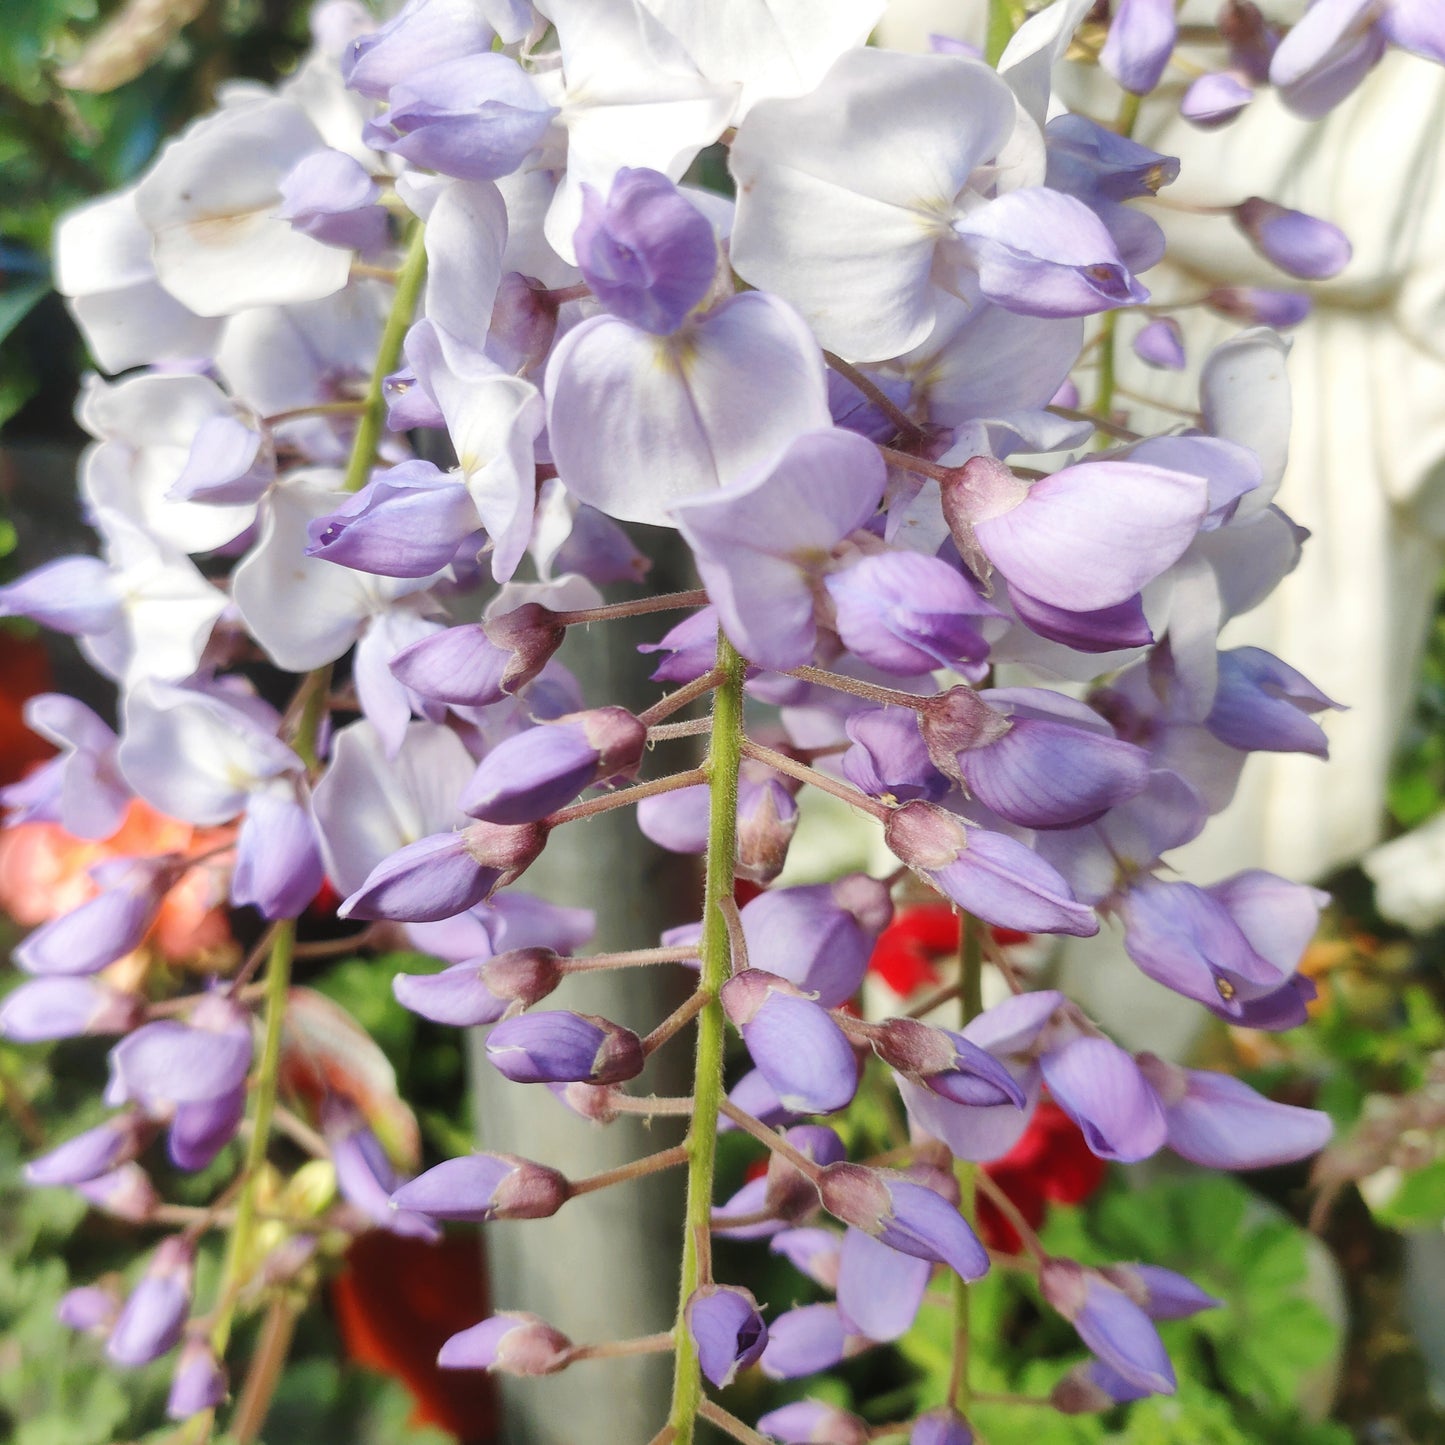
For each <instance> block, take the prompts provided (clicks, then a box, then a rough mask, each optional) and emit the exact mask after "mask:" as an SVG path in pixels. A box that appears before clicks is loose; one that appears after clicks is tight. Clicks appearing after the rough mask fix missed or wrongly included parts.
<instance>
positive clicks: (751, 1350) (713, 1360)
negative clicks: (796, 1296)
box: [684, 1284, 768, 1390]
mask: <svg viewBox="0 0 1445 1445" xmlns="http://www.w3.org/2000/svg"><path fill="white" fill-rule="evenodd" d="M684 1318H685V1319H686V1321H687V1328H688V1332H689V1333H690V1334H691V1335H692V1338H693V1343H694V1344H695V1345H696V1346H697V1359H698V1365H699V1367H700V1368H701V1370H702V1372H703V1375H704V1376H706V1378H707V1379H708V1380H710V1381H711V1382H712V1383H713V1384H714V1385H716V1386H717V1388H718V1389H719V1390H725V1389H726V1388H727V1387H728V1386H729V1385H731V1384H732V1382H733V1380H734V1378H735V1377H736V1376H737V1372H738V1371H739V1370H744V1369H746V1368H747V1367H748V1366H749V1365H752V1364H756V1363H757V1361H758V1359H759V1358H760V1357H761V1355H762V1353H763V1350H764V1349H765V1348H766V1347H767V1343H768V1327H767V1325H765V1324H764V1323H763V1317H762V1315H761V1314H759V1313H758V1302H757V1301H756V1300H755V1299H754V1298H753V1297H752V1295H751V1294H750V1293H749V1292H748V1291H747V1290H745V1289H738V1288H736V1287H734V1286H730V1285H715V1284H714V1285H704V1286H702V1287H701V1288H700V1289H698V1290H695V1291H694V1292H693V1294H692V1296H691V1298H690V1299H689V1300H688V1302H687V1306H686V1309H685V1311H684Z"/></svg>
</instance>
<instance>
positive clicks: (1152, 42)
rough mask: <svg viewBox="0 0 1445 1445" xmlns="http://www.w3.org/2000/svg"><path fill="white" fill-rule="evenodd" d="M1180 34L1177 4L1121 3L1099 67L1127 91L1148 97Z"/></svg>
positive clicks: (1169, 0) (1159, 0)
mask: <svg viewBox="0 0 1445 1445" xmlns="http://www.w3.org/2000/svg"><path fill="white" fill-rule="evenodd" d="M1177 30H1178V26H1177V24H1176V22H1175V19H1174V0H1119V4H1118V5H1116V6H1115V7H1114V12H1113V14H1112V15H1111V16H1110V19H1109V34H1108V37H1107V38H1106V39H1105V41H1104V48H1103V50H1101V51H1100V52H1099V64H1100V65H1101V66H1103V68H1104V69H1105V70H1107V71H1108V72H1109V74H1110V75H1112V76H1113V77H1114V79H1115V80H1117V81H1118V82H1119V84H1120V85H1122V86H1123V87H1124V89H1125V90H1127V91H1130V92H1132V93H1133V94H1134V95H1148V94H1149V92H1150V91H1151V90H1153V89H1154V87H1155V86H1156V85H1158V84H1159V78H1160V76H1162V75H1163V74H1164V67H1165V66H1166V65H1168V64H1169V57H1170V55H1171V54H1173V51H1174V39H1175V35H1176V33H1177Z"/></svg>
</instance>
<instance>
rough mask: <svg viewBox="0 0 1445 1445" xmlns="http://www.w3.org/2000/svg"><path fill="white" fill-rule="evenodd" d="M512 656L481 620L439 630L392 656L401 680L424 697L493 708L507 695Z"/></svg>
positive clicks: (395, 672) (393, 664) (393, 671)
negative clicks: (499, 645) (504, 686)
mask: <svg viewBox="0 0 1445 1445" xmlns="http://www.w3.org/2000/svg"><path fill="white" fill-rule="evenodd" d="M511 661H512V654H511V652H509V651H508V650H507V649H506V648H504V647H498V646H497V644H496V643H495V642H493V641H492V640H491V639H490V638H489V637H488V636H487V633H486V629H485V628H483V627H482V626H481V625H480V624H478V623H464V624H463V625H462V626H460V627H448V628H445V629H444V630H443V631H441V632H434V633H432V634H431V636H429V637H423V638H422V639H421V640H420V641H419V642H413V643H411V644H410V645H409V646H407V647H403V648H402V649H401V651H400V652H398V653H397V654H396V656H395V657H393V658H392V659H391V663H390V667H391V670H392V673H393V675H394V676H395V677H396V679H397V680H398V681H399V682H401V683H402V684H404V685H405V686H406V687H409V688H410V689H411V690H412V691H413V692H415V693H419V694H420V695H421V696H422V697H425V698H430V699H433V700H434V701H436V702H444V703H449V704H451V705H453V706H455V707H489V706H490V705H491V704H492V703H494V702H500V701H501V700H502V698H503V697H505V696H506V692H505V690H504V688H503V681H504V678H505V675H506V672H507V669H508V666H509V665H510V663H511Z"/></svg>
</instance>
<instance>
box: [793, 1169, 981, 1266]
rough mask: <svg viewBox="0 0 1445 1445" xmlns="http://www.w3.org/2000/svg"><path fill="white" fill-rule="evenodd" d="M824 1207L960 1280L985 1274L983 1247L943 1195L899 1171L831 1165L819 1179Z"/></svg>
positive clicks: (901, 1250) (876, 1237) (905, 1252)
mask: <svg viewBox="0 0 1445 1445" xmlns="http://www.w3.org/2000/svg"><path fill="white" fill-rule="evenodd" d="M818 1193H819V1194H820V1195H821V1197H822V1200H823V1207H824V1208H825V1209H826V1210H827V1211H828V1213H829V1214H831V1215H833V1216H834V1218H836V1219H841V1220H842V1221H843V1222H844V1223H845V1224H851V1225H852V1226H853V1227H854V1228H855V1229H861V1230H862V1231H863V1233H864V1234H870V1235H872V1236H873V1237H874V1238H875V1239H878V1240H881V1241H882V1242H883V1243H884V1244H886V1245H888V1246H889V1247H890V1248H891V1249H896V1250H897V1251H898V1252H899V1253H900V1254H910V1255H912V1256H913V1257H914V1258H916V1259H928V1260H932V1261H933V1262H934V1263H935V1264H946V1265H948V1267H949V1268H950V1269H952V1270H953V1271H954V1272H955V1273H956V1274H957V1275H958V1276H959V1277H960V1278H961V1279H964V1280H974V1279H980V1278H982V1276H983V1275H985V1274H987V1273H988V1252H987V1250H985V1249H984V1247H983V1245H981V1244H980V1243H979V1242H978V1237H977V1236H976V1235H975V1234H974V1232H973V1230H972V1229H970V1228H969V1226H968V1221H967V1220H965V1219H964V1217H963V1216H962V1215H961V1214H960V1213H959V1212H958V1209H957V1207H956V1206H955V1205H953V1204H950V1203H949V1202H948V1201H947V1200H946V1199H944V1198H943V1197H942V1195H940V1194H937V1193H935V1192H934V1191H933V1190H932V1189H929V1188H927V1187H926V1186H924V1185H922V1184H915V1183H913V1182H912V1181H911V1180H909V1179H905V1178H903V1177H902V1176H901V1175H898V1174H894V1173H887V1172H885V1171H883V1170H880V1169H866V1168H864V1167H863V1166H862V1165H859V1164H831V1165H829V1166H828V1167H827V1168H826V1169H825V1170H824V1171H823V1174H822V1177H821V1178H820V1179H819V1181H818Z"/></svg>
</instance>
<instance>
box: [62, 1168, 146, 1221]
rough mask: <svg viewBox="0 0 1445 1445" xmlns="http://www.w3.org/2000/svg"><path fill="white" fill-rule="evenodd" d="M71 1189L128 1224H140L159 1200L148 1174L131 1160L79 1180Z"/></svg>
mask: <svg viewBox="0 0 1445 1445" xmlns="http://www.w3.org/2000/svg"><path fill="white" fill-rule="evenodd" d="M75 1192H76V1193H77V1194H79V1195H82V1196H83V1197H84V1198H85V1199H87V1200H89V1201H90V1203H91V1205H92V1206H93V1207H94V1208H96V1209H99V1210H100V1211H101V1212H102V1213H103V1214H109V1215H111V1216H112V1217H113V1218H115V1219H125V1220H129V1221H130V1223H132V1224H144V1223H145V1222H146V1220H148V1219H149V1218H150V1217H151V1215H152V1214H154V1213H155V1211H156V1209H157V1207H158V1206H159V1205H160V1202H161V1197H160V1195H159V1194H157V1193H156V1190H155V1185H153V1184H152V1183H151V1180H150V1175H149V1174H147V1173H146V1172H145V1170H144V1169H142V1168H141V1167H140V1165H139V1164H137V1163H135V1162H134V1161H132V1162H131V1163H129V1164H122V1165H121V1166H120V1167H119V1168H118V1169H112V1170H111V1171H110V1172H109V1173H107V1174H97V1175H96V1176H95V1178H94V1179H84V1180H82V1181H81V1182H80V1183H79V1184H77V1185H76V1186H75Z"/></svg>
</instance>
